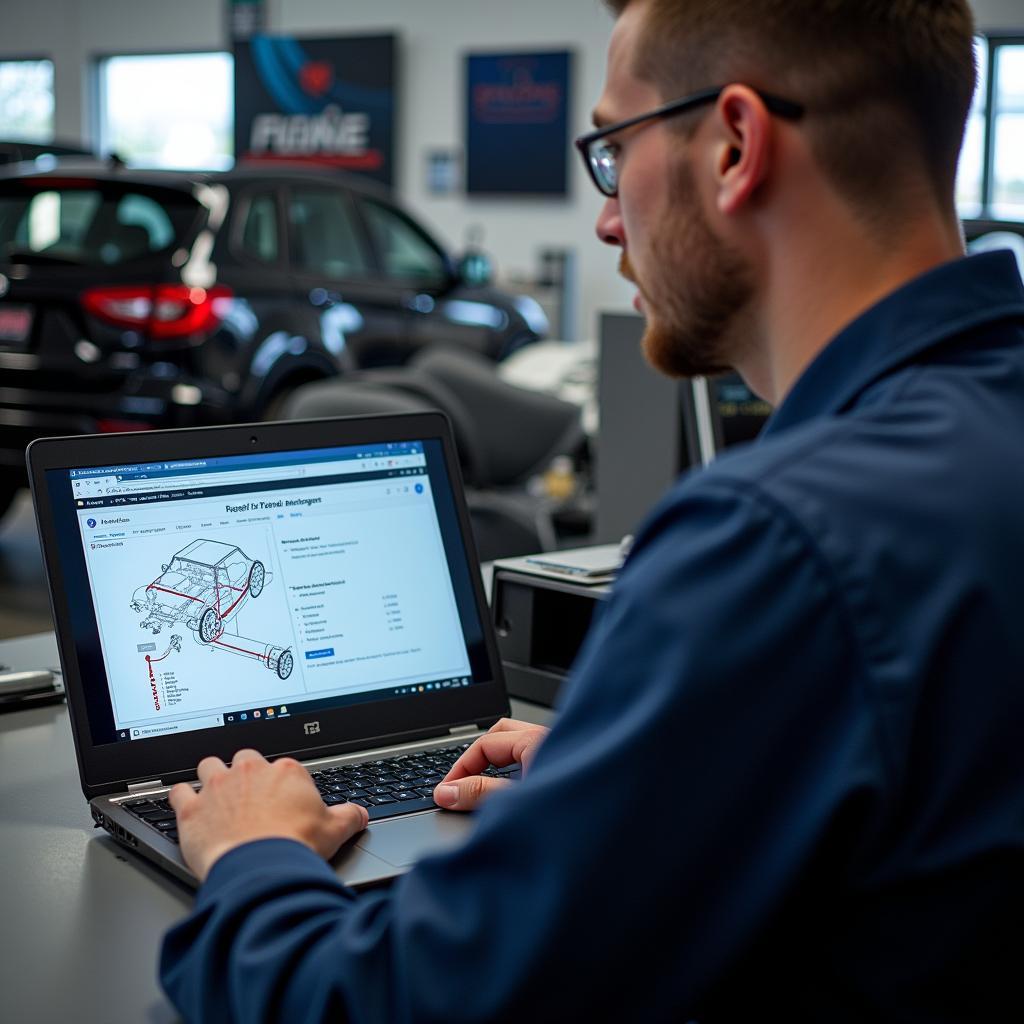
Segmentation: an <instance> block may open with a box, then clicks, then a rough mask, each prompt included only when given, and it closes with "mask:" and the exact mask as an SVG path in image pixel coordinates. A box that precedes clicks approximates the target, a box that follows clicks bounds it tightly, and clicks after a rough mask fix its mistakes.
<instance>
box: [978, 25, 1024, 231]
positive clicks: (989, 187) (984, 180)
mask: <svg viewBox="0 0 1024 1024" xmlns="http://www.w3.org/2000/svg"><path fill="white" fill-rule="evenodd" d="M977 38H979V39H980V40H982V41H983V43H984V45H985V49H986V51H987V61H986V71H985V81H984V82H979V87H980V88H983V89H984V90H985V117H984V122H983V123H984V128H983V137H982V143H983V148H982V155H981V203H980V209H979V211H978V214H977V216H975V217H969V218H964V219H966V220H972V221H973V220H979V221H992V222H995V221H1001V222H1004V223H1010V224H1016V223H1024V213H1021V215H1020V216H1019V217H1016V218H1013V219H1012V220H1007V218H1006V217H1005V216H1000V217H997V216H996V215H995V213H994V211H993V198H994V193H995V184H996V181H995V178H996V95H997V92H998V81H997V79H996V74H997V68H998V67H999V50H1000V49H1002V48H1003V47H1007V46H1024V32H979V33H978V36H977Z"/></svg>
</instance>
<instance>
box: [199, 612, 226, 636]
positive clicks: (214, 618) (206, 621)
mask: <svg viewBox="0 0 1024 1024" xmlns="http://www.w3.org/2000/svg"><path fill="white" fill-rule="evenodd" d="M223 632H224V624H223V623H222V622H221V621H220V616H219V615H218V614H217V613H216V612H215V611H214V610H213V609H212V608H207V609H206V611H205V612H203V614H202V615H201V616H200V618H199V639H200V640H202V641H203V643H204V644H212V643H213V641H214V640H216V639H217V637H219V636H220V635H221V633H223Z"/></svg>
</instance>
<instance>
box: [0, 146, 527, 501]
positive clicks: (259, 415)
mask: <svg viewBox="0 0 1024 1024" xmlns="http://www.w3.org/2000/svg"><path fill="white" fill-rule="evenodd" d="M481 262H482V263H483V270H481ZM546 328H547V324H546V321H545V319H544V315H543V313H542V312H541V310H540V307H539V306H538V305H537V304H536V303H535V302H534V301H533V300H531V299H528V298H522V297H514V296H510V295H506V294H504V293H502V292H499V291H497V290H495V289H493V288H491V287H488V286H487V284H486V261H481V260H479V259H477V258H474V257H467V258H466V259H465V260H464V261H463V262H462V263H461V264H459V265H457V264H456V263H455V261H454V260H453V259H452V258H451V257H450V256H449V255H448V254H447V253H446V252H445V251H444V249H443V248H442V247H441V246H440V245H438V243H437V242H436V241H434V239H433V238H431V237H430V235H429V234H428V233H427V232H426V231H424V230H423V228H421V227H420V226H419V225H418V224H417V223H416V222H415V221H414V220H413V219H412V218H411V217H410V216H409V214H408V213H406V212H405V211H403V210H402V209H401V207H400V206H398V205H396V203H395V202H394V200H393V199H392V198H391V197H390V196H389V194H388V193H387V192H386V191H384V190H382V189H379V188H377V187H376V186H374V185H370V184H364V183H363V182H361V181H355V180H353V179H351V178H347V177H343V176H341V175H338V174H336V173H334V172H325V171H316V170H308V169H306V168H294V167H284V166H281V167H275V168H274V169H273V170H267V169H266V167H265V166H264V167H262V168H256V167H246V166H244V165H240V166H239V167H237V168H235V169H234V170H231V171H225V172H216V173H185V172H163V171H137V170H126V169H124V168H123V167H119V166H114V165H112V166H110V167H106V166H104V165H102V164H97V163H96V162H92V163H85V162H82V163H78V162H75V163H71V162H67V161H62V162H60V163H59V164H58V166H56V167H55V168H53V169H51V170H49V171H47V172H45V173H40V172H38V171H34V170H28V168H27V166H26V165H21V166H19V167H17V168H15V169H14V170H13V171H12V172H10V173H9V174H8V175H7V176H4V177H0V514H2V512H3V511H4V510H5V508H6V507H7V505H8V504H9V503H10V501H11V499H12V497H13V495H14V492H15V490H16V489H17V487H18V486H20V485H22V484H23V483H24V479H25V478H24V451H25V446H26V445H27V444H28V442H29V441H31V440H32V439H33V438H36V437H42V436H48V435H54V434H77V433H94V432H104V431H115V430H140V429H143V430H144V429H147V428H156V427H171V426H192V425H199V424H207V423H223V422H238V421H245V420H256V419H272V418H274V414H275V411H276V410H277V409H279V408H280V405H281V403H282V401H283V399H284V398H285V397H286V396H287V395H288V393H289V392H291V391H292V390H294V389H295V388H296V387H298V386H299V385H300V384H304V383H307V382H309V381H313V380H318V379H322V378H326V377H331V376H333V375H336V374H338V373H341V372H343V371H344V370H345V369H347V368H350V367H365V366H374V365H382V364H393V363H400V362H403V361H404V360H405V359H406V358H408V357H409V356H410V355H412V354H413V353H414V352H416V351H417V350H419V349H421V348H422V347H424V346H426V345H432V344H444V345H455V346H464V347H466V348H469V349H472V350H474V351H476V352H479V353H482V354H484V355H487V356H489V357H490V358H492V359H495V360H498V359H501V358H502V357H503V356H505V355H507V354H509V353H511V352H513V351H515V350H516V349H518V348H520V347H522V346H523V345H526V344H529V343H531V342H533V341H536V340H538V338H540V337H541V336H542V335H543V333H544V331H545V330H546Z"/></svg>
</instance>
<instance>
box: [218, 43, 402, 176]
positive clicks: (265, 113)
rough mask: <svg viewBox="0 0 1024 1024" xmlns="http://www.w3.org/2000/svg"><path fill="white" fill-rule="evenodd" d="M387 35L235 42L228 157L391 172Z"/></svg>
mask: <svg viewBox="0 0 1024 1024" xmlns="http://www.w3.org/2000/svg"><path fill="white" fill-rule="evenodd" d="M394 76H395V38H394V36H390V35H386V36H347V37H341V38H337V39H295V38H293V37H291V36H265V35H255V36H253V37H252V38H251V39H249V40H246V41H239V42H236V43H235V155H236V157H237V158H238V159H240V160H243V159H244V160H249V161H252V160H260V161H266V162H271V161H277V160H303V161H310V162H313V163H319V164H327V165H329V166H331V167H337V168H340V169H342V170H346V171H352V172H354V173H358V174H363V175H366V176H367V177H370V178H373V179H374V180H376V181H379V182H382V183H383V184H385V185H390V184H391V183H392V180H393V177H394V162H395V157H394V143H393V135H394V116H395V112H394V108H395V103H394Z"/></svg>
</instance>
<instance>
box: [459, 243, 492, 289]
mask: <svg viewBox="0 0 1024 1024" xmlns="http://www.w3.org/2000/svg"><path fill="white" fill-rule="evenodd" d="M458 273H459V280H461V281H462V282H463V283H464V284H469V285H475V286H476V287H482V286H483V285H487V284H490V283H491V281H493V280H494V265H493V264H492V263H491V258H490V256H488V255H487V254H486V253H483V252H480V251H479V250H476V249H471V250H469V251H468V252H466V253H464V254H463V256H462V259H461V260H459V266H458Z"/></svg>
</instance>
